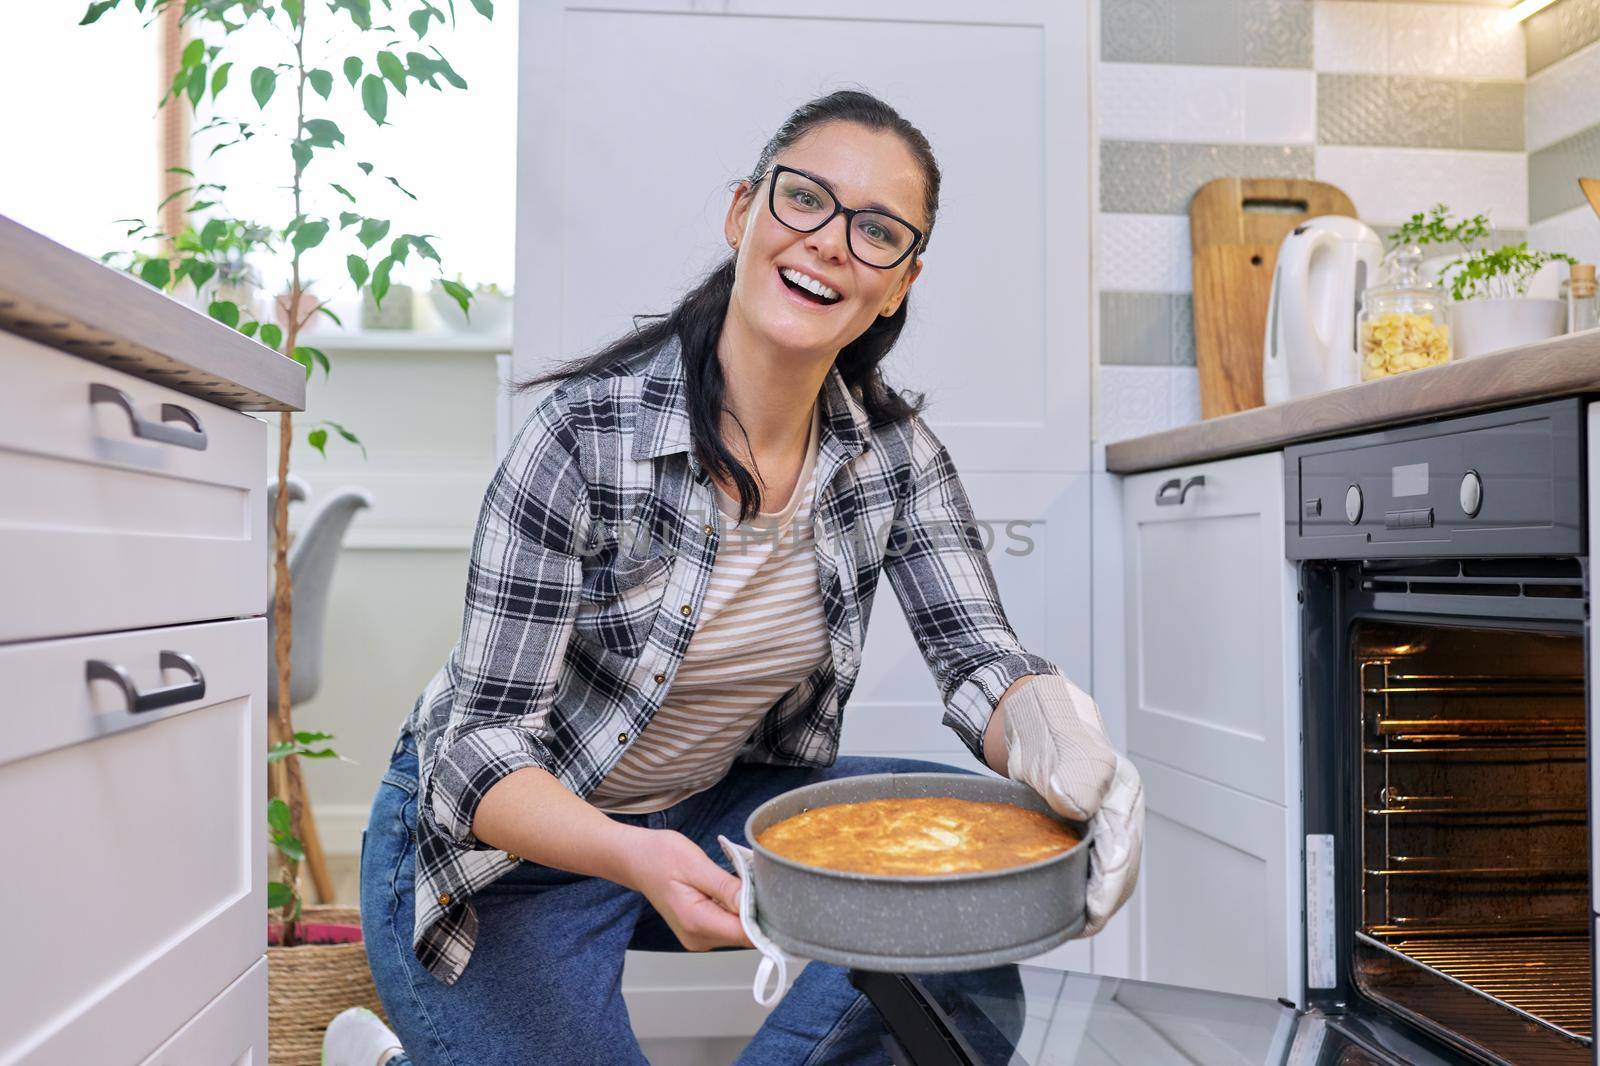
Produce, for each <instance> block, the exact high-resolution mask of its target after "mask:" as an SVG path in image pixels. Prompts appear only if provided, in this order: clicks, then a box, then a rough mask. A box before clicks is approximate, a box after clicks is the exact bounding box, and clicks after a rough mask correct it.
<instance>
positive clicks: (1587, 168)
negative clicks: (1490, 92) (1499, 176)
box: [1523, 0, 1600, 263]
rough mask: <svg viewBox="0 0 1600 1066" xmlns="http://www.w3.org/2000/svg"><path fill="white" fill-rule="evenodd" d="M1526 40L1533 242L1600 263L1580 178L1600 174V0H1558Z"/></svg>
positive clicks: (1597, 230)
mask: <svg viewBox="0 0 1600 1066" xmlns="http://www.w3.org/2000/svg"><path fill="white" fill-rule="evenodd" d="M1523 25H1524V28H1525V30H1526V31H1527V42H1528V53H1527V54H1528V220H1529V226H1528V243H1529V244H1531V245H1532V246H1533V247H1535V248H1546V249H1552V250H1556V251H1562V252H1566V253H1568V254H1569V255H1574V256H1577V257H1578V258H1579V259H1580V260H1583V261H1584V262H1588V263H1594V262H1600V218H1596V217H1595V214H1594V211H1593V210H1591V209H1590V207H1589V205H1588V202H1587V201H1586V200H1584V198H1583V192H1582V191H1581V190H1580V189H1579V187H1578V180H1577V179H1578V178H1580V177H1589V178H1600V0H1557V2H1556V3H1554V4H1552V5H1551V6H1549V7H1547V8H1545V9H1544V10H1543V11H1541V12H1539V14H1537V15H1535V16H1533V17H1532V18H1531V19H1529V20H1528V21H1527V22H1526V23H1524V24H1523Z"/></svg>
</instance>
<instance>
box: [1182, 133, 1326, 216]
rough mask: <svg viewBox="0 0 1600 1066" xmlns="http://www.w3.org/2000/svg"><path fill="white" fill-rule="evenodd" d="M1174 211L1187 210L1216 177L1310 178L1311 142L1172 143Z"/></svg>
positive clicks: (1311, 166) (1311, 161)
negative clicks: (1274, 143) (1191, 201)
mask: <svg viewBox="0 0 1600 1066" xmlns="http://www.w3.org/2000/svg"><path fill="white" fill-rule="evenodd" d="M1172 149H1173V151H1172V189H1171V195H1170V198H1169V200H1168V203H1169V205H1170V208H1169V209H1170V210H1171V211H1173V212H1183V213H1185V214H1187V213H1188V210H1189V201H1190V200H1191V199H1192V198H1193V197H1194V194H1195V190H1197V189H1199V188H1200V186H1202V185H1204V184H1205V183H1206V182H1208V181H1211V180H1212V179H1213V178H1231V177H1238V176H1249V177H1252V178H1309V177H1311V175H1312V169H1313V165H1314V164H1313V155H1312V152H1313V149H1312V148H1311V147H1310V146H1309V145H1258V144H1177V145H1173V146H1172Z"/></svg>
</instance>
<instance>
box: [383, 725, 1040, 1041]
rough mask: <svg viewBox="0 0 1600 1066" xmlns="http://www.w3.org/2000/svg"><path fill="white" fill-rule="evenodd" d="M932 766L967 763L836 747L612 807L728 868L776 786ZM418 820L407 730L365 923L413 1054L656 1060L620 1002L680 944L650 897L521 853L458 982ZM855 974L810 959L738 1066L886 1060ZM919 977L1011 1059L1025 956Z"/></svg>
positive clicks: (972, 1033)
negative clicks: (635, 966) (423, 957)
mask: <svg viewBox="0 0 1600 1066" xmlns="http://www.w3.org/2000/svg"><path fill="white" fill-rule="evenodd" d="M930 771H936V772H947V773H948V772H958V773H971V772H972V771H970V770H961V769H960V768H958V767H952V766H946V765H944V764H942V763H935V762H927V761H924V760H921V759H895V758H868V757H863V756H841V757H839V758H838V759H837V760H836V761H835V762H834V764H833V765H832V766H829V767H825V768H810V767H789V766H772V765H767V764H763V763H735V764H734V765H733V767H732V768H731V769H730V770H729V771H728V773H727V775H726V776H724V777H723V779H722V780H721V781H719V782H718V783H717V784H716V785H714V786H712V787H711V788H709V789H706V790H705V791H703V792H699V793H697V794H695V795H693V796H690V797H689V798H688V799H686V800H683V801H682V802H681V803H678V804H676V805H674V806H672V807H668V808H667V809H666V810H664V811H654V812H650V813H646V814H609V817H611V818H614V819H616V820H617V821H620V822H624V823H626V824H629V825H641V826H645V827H647V828H650V829H674V830H677V831H678V832H680V833H683V834H684V835H685V836H687V837H689V838H690V839H691V840H693V841H694V842H695V843H696V844H698V845H699V846H700V848H701V849H702V850H703V851H705V852H706V854H707V855H708V856H709V857H710V858H711V859H712V860H713V861H714V862H716V864H717V865H718V866H721V867H722V868H723V869H725V870H729V872H730V873H731V872H732V870H731V868H730V866H729V863H728V860H727V857H726V856H724V855H723V854H722V848H721V847H720V846H718V845H717V842H716V839H717V834H719V833H720V834H723V835H725V836H727V837H728V839H730V840H732V841H735V842H736V843H740V844H746V843H748V842H747V841H746V840H745V836H744V823H745V818H746V817H747V816H748V815H749V814H750V812H751V811H753V810H754V809H755V808H756V807H758V806H760V805H761V804H762V803H764V802H765V801H766V800H768V799H770V798H771V797H773V796H776V795H778V794H779V793H783V792H787V791H789V790H790V789H794V788H799V787H800V786H802V785H808V784H811V783H812V782H815V781H824V780H828V779H830V778H839V777H853V776H857V775H860V774H875V773H888V772H898V773H911V772H930ZM416 826H417V751H416V741H415V738H414V737H412V736H411V735H410V734H406V735H404V736H402V737H401V738H400V739H399V741H398V742H397V743H396V744H395V749H394V753H393V754H392V755H391V757H390V761H389V768H388V771H387V772H386V773H385V774H384V776H383V782H382V784H381V785H380V786H379V787H378V794H377V796H376V797H375V798H374V800H373V804H372V814H371V818H370V820H369V821H368V824H367V828H366V830H365V832H364V833H363V834H362V843H361V924H362V927H363V929H364V930H365V932H366V935H365V941H366V946H367V960H368V962H369V964H370V965H371V968H372V976H373V979H374V981H375V982H376V984H377V988H378V995H379V998H381V999H382V1001H383V1007H384V1010H385V1012H386V1013H387V1014H388V1016H389V1023H390V1025H392V1026H393V1027H394V1029H395V1031H396V1032H397V1033H398V1034H399V1036H400V1040H401V1042H402V1043H403V1044H404V1045H405V1048H406V1053H407V1054H408V1055H409V1056H410V1060H409V1061H411V1062H413V1063H415V1064H416V1066H496V1064H499V1063H508V1064H509V1063H516V1064H519V1066H520V1064H527V1063H535V1062H537V1063H548V1064H551V1066H569V1064H570V1066H589V1064H596V1066H601V1064H603V1066H620V1064H624V1063H626V1064H638V1063H645V1064H646V1066H648V1060H647V1059H646V1058H645V1057H644V1054H643V1053H642V1052H641V1050H640V1048H639V1042H638V1040H637V1039H636V1038H635V1037H634V1034H633V1029H632V1027H631V1025H630V1024H629V1020H628V1009H627V1006H626V1004H625V1003H624V1001H623V998H622V964H623V953H624V952H625V951H626V950H628V949H630V948H631V949H634V950H642V951H683V950H684V948H683V946H682V945H681V944H680V943H679V942H678V938H677V936H676V935H675V934H674V933H673V932H672V929H671V927H670V926H669V925H667V923H666V920H665V919H663V918H662V917H661V915H660V914H659V913H658V912H657V911H656V909H655V907H654V906H652V905H651V903H650V901H649V900H647V899H645V897H644V896H642V895H640V894H639V893H638V892H635V891H633V890H632V889H629V888H626V887H624V886H622V885H619V884H616V883H615V882H612V881H608V880H606V879H604V878H600V877H590V876H587V875H583V874H577V873H573V872H570V871H567V870H560V869H557V868H555V867H551V866H545V865H542V864H540V863H535V862H528V861H523V862H522V863H521V864H520V865H518V866H517V867H515V868H514V869H512V870H511V871H510V872H509V873H507V874H505V875H504V876H503V877H501V878H500V879H499V880H497V881H495V882H494V883H493V884H491V885H488V886H486V887H485V888H484V889H482V890H481V891H479V892H478V894H477V895H476V896H474V897H473V902H474V904H475V905H476V907H477V911H478V939H477V944H476V946H475V947H474V948H473V953H472V958H471V959H470V960H469V961H468V963H467V967H466V969H465V970H464V971H463V972H462V974H461V977H460V978H459V979H458V980H457V981H456V983H455V984H454V985H446V984H444V983H443V982H442V981H440V980H438V979H437V978H435V977H434V976H433V975H432V974H430V973H429V972H428V971H427V970H426V969H424V968H423V966H422V964H421V963H419V962H418V961H417V959H416V956H415V955H414V954H413V953H412V950H411V931H412V911H413V887H414V870H415V860H416V842H415V840H414V838H413V834H414V833H415V831H416ZM716 950H741V949H737V948H719V949H716ZM746 950H747V949H746ZM752 969H753V967H752ZM847 974H848V971H847V970H846V969H845V968H843V967H839V966H833V965H829V964H827V963H823V962H817V961H815V960H813V961H810V962H808V963H806V965H805V967H804V969H802V970H801V971H800V973H799V976H798V977H796V978H794V979H793V983H792V984H791V986H790V988H789V991H788V993H787V994H786V995H785V996H784V998H783V999H782V1000H781V1001H780V1002H779V1003H778V1004H777V1005H776V1006H775V1007H773V1009H772V1011H771V1013H770V1014H768V1016H767V1018H766V1019H765V1021H764V1023H763V1024H762V1026H761V1028H760V1030H759V1031H758V1032H757V1033H756V1034H755V1036H754V1037H753V1038H752V1039H751V1041H750V1043H749V1045H748V1046H747V1047H746V1048H745V1049H744V1051H743V1053H742V1054H741V1055H740V1056H739V1058H738V1060H737V1064H738V1066H818V1064H822V1063H850V1064H865V1063H883V1064H890V1063H892V1062H893V1061H894V1060H893V1059H892V1058H891V1057H890V1055H889V1053H888V1051H887V1050H886V1047H885V1041H886V1038H887V1029H886V1028H885V1026H884V1024H883V1021H882V1019H881V1018H880V1017H879V1015H878V1013H877V1010H876V1009H875V1008H874V1006H873V1004H872V1002H871V1001H870V1000H869V999H867V997H866V996H865V994H863V993H861V992H860V991H858V990H857V989H856V988H855V986H854V985H852V984H850V982H849V979H848V976H847ZM752 976H753V974H752ZM918 976H919V979H920V980H921V981H922V983H923V984H924V986H925V987H926V988H927V989H928V991H929V993H930V994H931V995H933V996H934V998H935V999H936V1000H937V1001H938V1002H939V1005H940V1006H941V1007H942V1008H944V1010H945V1011H946V1012H947V1013H948V1014H949V1015H950V1016H951V1018H952V1020H953V1021H954V1022H955V1023H956V1025H957V1026H958V1028H960V1029H961V1031H962V1033H963V1035H965V1036H966V1037H967V1039H968V1040H969V1041H970V1042H971V1043H972V1045H973V1047H974V1050H975V1051H976V1052H977V1053H978V1054H979V1055H980V1056H981V1058H982V1060H983V1061H984V1062H986V1063H989V1062H993V1063H1006V1062H1009V1061H1010V1059H1011V1056H1012V1052H1013V1048H1014V1047H1015V1044H1016V1042H1017V1041H1018V1040H1019V1039H1020V1037H1021V1035H1022V1026H1023V1021H1024V1012H1023V996H1022V984H1021V980H1020V978H1019V976H1018V973H1017V967H1016V966H1015V965H1007V966H997V967H994V968H991V969H985V970H971V971H966V972H961V973H949V974H921V975H918ZM399 1061H405V1060H399ZM394 1066H398V1062H397V1063H395V1064H394Z"/></svg>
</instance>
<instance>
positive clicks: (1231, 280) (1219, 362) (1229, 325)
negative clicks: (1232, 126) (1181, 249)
mask: <svg viewBox="0 0 1600 1066" xmlns="http://www.w3.org/2000/svg"><path fill="white" fill-rule="evenodd" d="M1318 215H1348V216H1350V217H1351V218H1355V217H1356V208H1355V204H1353V203H1351V202H1350V197H1348V196H1346V195H1345V194H1344V193H1343V192H1342V191H1340V190H1339V189H1338V188H1337V187H1335V186H1333V185H1329V184H1328V183H1327V182H1323V181H1307V180H1305V179H1302V178H1217V179H1216V180H1215V181H1208V182H1206V183H1205V184H1204V185H1202V186H1200V190H1199V191H1198V192H1196V193H1195V194H1194V199H1192V200H1190V201H1189V248H1190V253H1191V262H1192V265H1193V270H1194V346H1195V363H1196V365H1197V366H1198V367H1199V369H1200V414H1201V416H1202V417H1204V418H1216V417H1217V416H1218V415H1226V414H1232V413H1233V412H1235V411H1244V410H1247V409H1249V408H1251V407H1260V406H1261V405H1262V404H1263V403H1264V402H1265V399H1264V398H1263V396H1262V391H1261V361H1262V356H1263V354H1264V353H1263V350H1262V348H1263V343H1264V339H1265V335H1266V328H1267V300H1268V298H1269V297H1270V296H1271V294H1272V271H1273V268H1274V267H1275V266H1276V265H1277V262H1278V245H1280V244H1281V243H1282V242H1283V238H1284V237H1286V236H1288V234H1289V231H1290V230H1292V229H1294V228H1295V227H1296V226H1298V225H1299V224H1300V223H1301V222H1304V221H1305V220H1306V219H1308V218H1315V217H1316V216H1318Z"/></svg>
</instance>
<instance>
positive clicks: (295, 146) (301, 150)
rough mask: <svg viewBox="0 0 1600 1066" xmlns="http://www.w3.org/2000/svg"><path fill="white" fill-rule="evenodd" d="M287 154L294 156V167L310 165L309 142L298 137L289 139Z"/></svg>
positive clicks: (300, 167) (301, 168) (299, 167)
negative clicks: (292, 139)
mask: <svg viewBox="0 0 1600 1066" xmlns="http://www.w3.org/2000/svg"><path fill="white" fill-rule="evenodd" d="M289 154H290V155H291V156H293V157H294V165H295V169H296V170H297V171H300V170H304V169H305V168H306V167H308V166H310V165H311V142H310V141H306V140H298V139H297V140H294V141H290V142H289Z"/></svg>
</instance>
